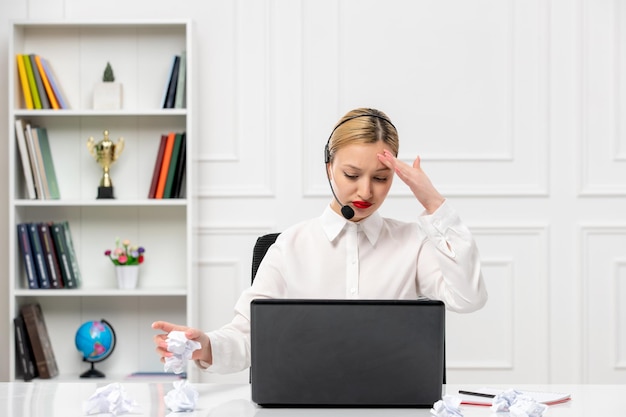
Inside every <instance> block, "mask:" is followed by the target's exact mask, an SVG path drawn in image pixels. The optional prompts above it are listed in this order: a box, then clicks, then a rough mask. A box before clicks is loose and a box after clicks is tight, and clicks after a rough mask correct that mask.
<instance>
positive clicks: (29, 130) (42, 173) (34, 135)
mask: <svg viewBox="0 0 626 417" xmlns="http://www.w3.org/2000/svg"><path fill="white" fill-rule="evenodd" d="M26 134H27V135H30V137H31V140H32V142H33V149H34V151H35V161H36V166H37V172H38V175H39V181H40V182H41V188H42V190H43V191H42V193H43V198H44V199H45V200H47V199H49V198H50V188H49V187H48V175H47V174H46V167H45V166H44V163H43V154H42V153H41V146H40V142H39V131H38V130H37V129H36V128H34V127H32V126H30V125H29V124H27V125H26Z"/></svg>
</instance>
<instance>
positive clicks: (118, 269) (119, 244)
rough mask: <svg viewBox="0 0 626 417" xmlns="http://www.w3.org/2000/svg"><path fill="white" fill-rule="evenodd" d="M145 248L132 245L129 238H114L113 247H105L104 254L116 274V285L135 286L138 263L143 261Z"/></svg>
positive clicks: (126, 288)
mask: <svg viewBox="0 0 626 417" xmlns="http://www.w3.org/2000/svg"><path fill="white" fill-rule="evenodd" d="M145 252H146V250H145V249H144V247H143V246H133V245H131V244H130V240H128V239H124V240H121V241H120V239H119V238H117V239H116V240H115V249H113V250H110V249H107V250H106V251H105V252H104V256H107V257H108V258H109V259H110V260H111V262H113V265H115V274H116V276H117V286H118V288H120V289H125V290H128V289H133V288H135V287H137V280H138V277H139V265H141V264H142V263H143V261H144V253H145Z"/></svg>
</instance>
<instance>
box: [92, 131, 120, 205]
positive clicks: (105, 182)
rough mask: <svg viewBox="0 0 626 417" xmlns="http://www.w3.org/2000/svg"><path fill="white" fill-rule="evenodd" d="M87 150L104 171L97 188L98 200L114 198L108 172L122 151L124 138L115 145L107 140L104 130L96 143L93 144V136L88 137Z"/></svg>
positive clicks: (107, 136) (107, 132)
mask: <svg viewBox="0 0 626 417" xmlns="http://www.w3.org/2000/svg"><path fill="white" fill-rule="evenodd" d="M87 149H89V153H91V155H92V156H93V157H94V159H95V160H96V162H98V164H100V166H101V167H102V169H103V171H104V172H103V174H102V179H101V180H100V185H99V186H98V198H115V197H114V196H113V181H111V176H110V175H109V170H110V169H111V165H113V163H114V162H115V161H117V158H119V157H120V155H121V154H122V151H123V150H124V138H122V137H120V138H119V139H118V140H117V143H113V142H112V141H111V139H109V131H108V130H105V131H104V138H102V140H101V141H100V142H98V143H96V142H95V140H94V138H93V136H90V137H89V139H88V140H87Z"/></svg>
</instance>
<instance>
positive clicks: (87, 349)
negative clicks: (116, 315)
mask: <svg viewBox="0 0 626 417" xmlns="http://www.w3.org/2000/svg"><path fill="white" fill-rule="evenodd" d="M74 342H75V344H76V349H78V351H79V352H80V353H81V354H82V355H83V361H85V362H89V363H91V369H89V370H88V371H86V372H84V373H83V374H81V376H80V377H81V378H103V377H104V373H102V372H100V371H98V370H97V369H95V363H96V362H101V361H103V360H105V359H106V358H108V357H109V356H110V355H111V353H113V349H114V348H115V331H114V330H113V327H112V326H111V324H110V323H109V322H107V321H106V320H104V319H101V320H94V321H87V322H85V323H83V324H81V325H80V327H79V328H78V330H77V331H76V338H75V340H74Z"/></svg>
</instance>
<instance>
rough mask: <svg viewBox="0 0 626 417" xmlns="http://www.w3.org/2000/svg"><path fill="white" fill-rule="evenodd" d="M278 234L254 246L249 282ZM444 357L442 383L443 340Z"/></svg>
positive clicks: (259, 241)
mask: <svg viewBox="0 0 626 417" xmlns="http://www.w3.org/2000/svg"><path fill="white" fill-rule="evenodd" d="M278 235H280V233H268V234H266V235H263V236H259V237H258V238H257V240H256V243H255V244H254V248H253V249H252V276H251V279H250V281H251V282H254V277H255V276H256V271H257V270H258V269H259V265H260V264H261V261H262V260H263V257H264V256H265V254H266V253H267V250H268V249H269V248H270V246H272V245H273V244H274V242H276V238H278ZM443 346H444V355H443V383H444V384H445V383H446V354H445V347H446V344H445V340H444V345H443Z"/></svg>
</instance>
